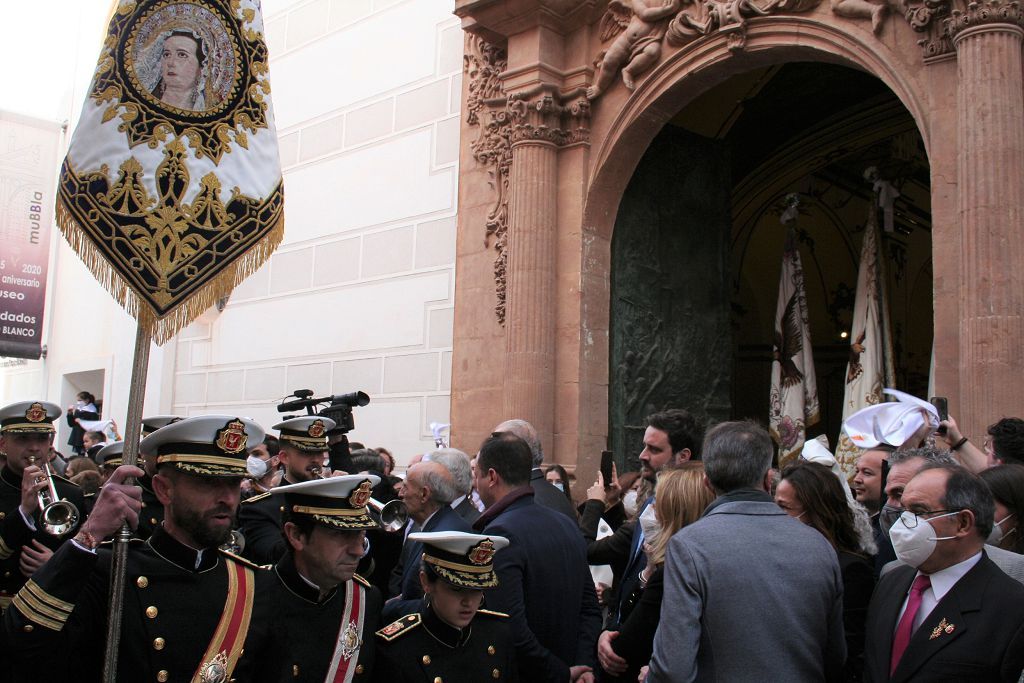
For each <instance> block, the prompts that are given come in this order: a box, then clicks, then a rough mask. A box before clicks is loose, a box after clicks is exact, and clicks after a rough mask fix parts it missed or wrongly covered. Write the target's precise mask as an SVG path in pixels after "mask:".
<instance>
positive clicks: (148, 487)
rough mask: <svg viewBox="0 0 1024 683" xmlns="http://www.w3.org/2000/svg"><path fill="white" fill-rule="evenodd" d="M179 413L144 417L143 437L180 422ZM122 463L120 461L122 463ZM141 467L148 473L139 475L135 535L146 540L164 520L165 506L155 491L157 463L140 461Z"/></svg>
mask: <svg viewBox="0 0 1024 683" xmlns="http://www.w3.org/2000/svg"><path fill="white" fill-rule="evenodd" d="M180 421H181V418H180V417H178V416H177V415H154V416H153V417H144V418H142V438H146V437H147V436H149V435H150V434H152V433H153V432H155V431H156V430H158V429H160V428H162V427H166V426H167V425H169V424H174V423H175V422H180ZM120 464H121V463H118V465H120ZM139 467H141V468H143V469H144V470H146V474H145V475H144V476H142V477H139V479H138V481H137V482H136V483H137V484H138V485H139V486H141V487H142V507H143V510H142V512H141V513H140V514H139V526H138V527H137V528H136V529H135V536H136V537H137V538H141V539H142V540H143V541H145V540H146V539H147V538H149V537H150V536H152V535H153V532H154V531H156V530H157V528H158V527H159V526H160V524H161V522H163V521H164V506H163V505H162V504H161V503H160V499H159V498H157V497H156V493H154V491H153V475H154V474H156V463H149V464H148V466H147V464H146V463H145V462H139Z"/></svg>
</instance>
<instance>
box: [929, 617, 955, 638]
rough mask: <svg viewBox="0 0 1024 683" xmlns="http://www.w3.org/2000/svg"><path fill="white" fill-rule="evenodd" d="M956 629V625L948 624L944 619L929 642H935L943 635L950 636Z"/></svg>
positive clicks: (933, 631) (934, 629)
mask: <svg viewBox="0 0 1024 683" xmlns="http://www.w3.org/2000/svg"><path fill="white" fill-rule="evenodd" d="M955 629H956V626H955V625H953V624H950V623H948V622H947V621H946V619H945V618H943V619H942V621H940V622H939V625H938V626H936V627H935V628H933V629H932V635H931V636H930V637H929V638H928V640H935V639H936V638H938V637H939V636H941V635H942V634H943V633H946V634H949V633H952V632H953V631H954V630H955Z"/></svg>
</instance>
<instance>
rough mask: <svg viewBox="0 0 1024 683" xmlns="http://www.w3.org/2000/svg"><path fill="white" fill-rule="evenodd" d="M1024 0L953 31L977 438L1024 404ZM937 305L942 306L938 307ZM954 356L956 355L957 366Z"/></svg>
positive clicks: (971, 12)
mask: <svg viewBox="0 0 1024 683" xmlns="http://www.w3.org/2000/svg"><path fill="white" fill-rule="evenodd" d="M1021 17H1022V14H1021V11H1020V7H1019V6H1018V4H1017V2H1008V1H1006V0H991V1H989V2H971V3H970V4H969V5H968V6H967V9H966V10H965V11H963V12H961V11H954V12H953V16H952V17H951V18H950V19H949V20H948V23H947V29H948V32H949V35H950V37H951V38H952V41H953V46H954V48H955V49H956V53H957V65H958V67H957V68H958V88H957V110H958V116H959V123H958V133H959V146H960V154H959V163H958V169H959V170H958V199H959V211H960V235H961V238H960V241H961V261H960V298H961V299H960V354H959V372H960V403H959V408H958V410H959V414H958V415H957V417H958V418H961V420H962V422H961V427H962V429H963V431H964V433H966V434H969V435H971V436H972V437H974V438H978V437H980V435H982V434H983V433H984V429H985V426H986V425H988V424H990V423H991V422H994V421H996V420H998V419H999V418H1001V417H1003V416H1004V415H1020V414H1021V410H1022V407H1024V353H1022V351H1021V348H1022V344H1024V259H1022V254H1024V249H1022V245H1021V236H1022V234H1024V230H1022V228H1024V92H1022V84H1021V74H1022V72H1021V41H1022V38H1024V31H1022V30H1021V24H1022V21H1021ZM935 306H936V307H939V306H942V302H941V301H936V302H935ZM951 360H952V359H950V361H951Z"/></svg>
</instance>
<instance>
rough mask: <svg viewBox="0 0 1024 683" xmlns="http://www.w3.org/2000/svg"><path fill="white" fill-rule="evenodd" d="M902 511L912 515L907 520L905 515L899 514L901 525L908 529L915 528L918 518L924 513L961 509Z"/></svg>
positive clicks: (933, 513) (931, 513) (935, 513)
mask: <svg viewBox="0 0 1024 683" xmlns="http://www.w3.org/2000/svg"><path fill="white" fill-rule="evenodd" d="M903 512H904V513H907V514H909V515H911V517H912V519H910V520H908V519H907V517H906V516H904V515H902V514H901V515H900V521H902V522H903V526H905V527H907V528H908V529H916V528H917V525H918V520H919V519H921V518H923V517H924V516H925V515H937V514H939V513H940V512H961V510H925V511H924V512H911V511H910V510H904V511H903ZM908 521H909V523H908Z"/></svg>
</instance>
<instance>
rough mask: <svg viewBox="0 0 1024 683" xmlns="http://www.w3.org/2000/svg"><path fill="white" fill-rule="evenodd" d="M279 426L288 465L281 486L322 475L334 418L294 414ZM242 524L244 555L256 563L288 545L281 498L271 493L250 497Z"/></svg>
mask: <svg viewBox="0 0 1024 683" xmlns="http://www.w3.org/2000/svg"><path fill="white" fill-rule="evenodd" d="M273 428H274V429H276V430H278V433H279V443H280V447H281V448H280V450H279V451H278V453H277V459H278V462H280V463H281V464H282V465H284V476H283V477H282V478H281V483H280V484H279V486H287V485H288V484H299V483H302V482H304V481H312V480H314V479H319V478H320V477H321V473H322V472H323V466H324V457H325V455H326V453H327V432H328V431H330V430H331V429H334V420H332V419H330V418H326V417H319V416H316V415H306V416H303V417H293V418H289V419H287V420H285V421H284V422H279V423H277V424H276V425H274V427H273ZM238 528H239V531H241V532H242V536H244V537H245V548H244V549H243V550H242V555H243V556H244V557H245V558H247V559H249V560H251V561H253V562H255V563H256V564H261V565H262V564H275V563H276V562H277V561H278V560H280V559H281V558H282V557H284V554H285V551H286V550H287V548H288V546H287V544H286V542H285V538H284V536H283V535H282V530H283V527H282V523H281V501H280V500H277V499H276V498H274V497H271V495H270V493H264V494H262V495H259V496H253V497H251V498H248V499H247V500H246V501H245V503H244V504H243V505H242V507H241V509H240V510H239V514H238Z"/></svg>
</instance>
